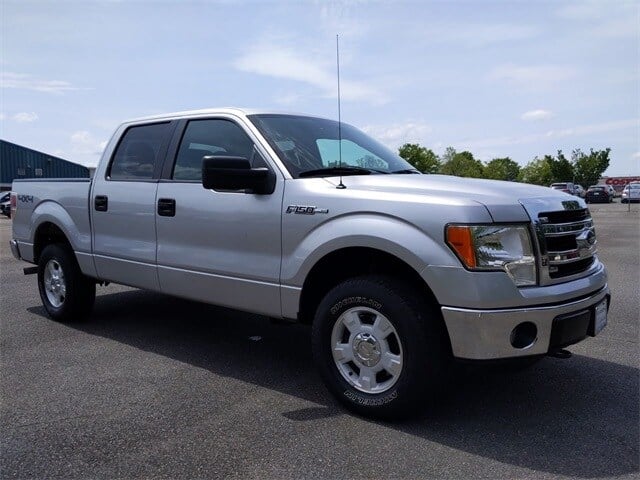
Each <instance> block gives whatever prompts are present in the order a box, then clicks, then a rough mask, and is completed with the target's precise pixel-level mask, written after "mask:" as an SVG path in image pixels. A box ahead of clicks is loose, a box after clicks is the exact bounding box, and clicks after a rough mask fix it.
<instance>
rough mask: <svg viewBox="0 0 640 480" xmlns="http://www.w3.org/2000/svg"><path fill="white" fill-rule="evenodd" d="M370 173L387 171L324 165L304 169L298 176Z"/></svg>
mask: <svg viewBox="0 0 640 480" xmlns="http://www.w3.org/2000/svg"><path fill="white" fill-rule="evenodd" d="M372 173H387V172H385V171H383V170H376V169H373V168H363V167H326V168H317V169H315V170H306V171H304V172H301V173H300V174H298V177H300V178H305V177H333V176H337V175H345V176H346V175H371V174H372Z"/></svg>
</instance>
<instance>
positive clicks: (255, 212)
mask: <svg viewBox="0 0 640 480" xmlns="http://www.w3.org/2000/svg"><path fill="white" fill-rule="evenodd" d="M179 130H180V131H179V132H178V134H176V135H175V140H174V142H173V145H172V147H171V148H170V153H169V157H168V158H167V162H166V165H165V170H164V172H163V179H162V180H161V182H160V184H159V185H158V205H157V207H158V217H157V232H158V275H159V278H160V286H161V289H162V291H163V292H166V293H169V294H173V295H178V296H182V297H186V298H191V299H194V300H200V301H205V302H209V303H215V304H218V305H224V306H228V307H233V308H238V309H242V310H247V311H253V312H256V313H262V314H266V315H275V316H277V315H280V312H281V308H280V287H279V280H280V260H281V212H282V198H283V192H284V179H283V177H282V175H281V173H280V172H279V170H277V169H276V168H274V166H273V165H271V164H270V163H269V162H267V161H265V158H267V157H266V152H265V151H264V150H262V147H261V146H260V145H259V143H258V142H257V140H256V138H255V137H253V135H252V134H251V132H250V131H249V130H248V129H246V128H245V127H244V125H243V123H242V120H241V119H238V118H236V117H231V116H218V117H215V118H205V119H193V120H189V121H188V122H187V121H184V123H183V124H182V125H181V127H179ZM206 155H230V156H241V157H246V158H248V159H250V160H251V162H252V164H253V166H254V167H258V166H260V167H267V168H269V169H271V170H272V171H274V172H275V173H276V178H277V180H276V188H275V191H274V192H273V193H272V194H269V195H258V194H248V193H244V191H214V190H206V189H204V188H203V186H202V183H201V168H202V157H203V156H206Z"/></svg>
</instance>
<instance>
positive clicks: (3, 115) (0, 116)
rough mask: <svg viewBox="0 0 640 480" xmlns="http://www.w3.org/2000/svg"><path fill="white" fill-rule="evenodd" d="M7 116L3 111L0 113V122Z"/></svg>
mask: <svg viewBox="0 0 640 480" xmlns="http://www.w3.org/2000/svg"><path fill="white" fill-rule="evenodd" d="M5 118H7V116H6V115H5V114H4V113H0V122H1V121H3V120H4V119H5Z"/></svg>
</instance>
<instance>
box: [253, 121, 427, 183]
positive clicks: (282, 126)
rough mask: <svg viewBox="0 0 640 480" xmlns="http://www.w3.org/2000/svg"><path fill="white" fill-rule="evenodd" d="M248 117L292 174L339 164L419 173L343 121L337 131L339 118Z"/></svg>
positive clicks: (389, 171) (359, 167) (365, 169)
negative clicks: (336, 119)
mask: <svg viewBox="0 0 640 480" xmlns="http://www.w3.org/2000/svg"><path fill="white" fill-rule="evenodd" d="M249 118H250V119H251V121H252V122H253V123H254V124H255V125H256V127H257V128H258V130H260V133H262V135H263V136H264V137H265V138H266V140H267V141H268V142H269V144H270V145H271V147H272V148H273V149H274V150H275V152H276V153H277V154H278V156H279V157H280V160H281V161H282V163H283V164H284V165H285V166H286V167H287V170H289V173H291V176H292V177H294V178H298V177H300V176H303V177H304V176H305V172H311V171H315V170H321V169H331V168H335V167H339V166H342V167H351V168H353V169H363V171H365V173H408V172H409V173H418V172H417V171H416V170H415V169H414V168H413V167H412V166H411V165H410V164H409V163H407V162H406V161H405V160H403V159H402V158H401V157H400V156H398V155H397V154H395V153H393V152H392V151H391V150H389V149H388V148H387V147H385V146H383V145H382V144H380V143H378V142H377V141H375V140H374V139H372V138H371V137H369V136H367V135H366V134H364V133H363V132H361V131H360V130H358V129H357V128H355V127H352V126H351V125H348V124H345V123H342V124H340V132H338V122H336V121H333V120H327V119H323V118H314V117H304V116H296V115H250V116H249ZM339 139H341V141H340V140H339ZM301 174H302V175H301Z"/></svg>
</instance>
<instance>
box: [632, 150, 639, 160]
mask: <svg viewBox="0 0 640 480" xmlns="http://www.w3.org/2000/svg"><path fill="white" fill-rule="evenodd" d="M631 158H633V159H640V152H636V153H634V154H633V155H631Z"/></svg>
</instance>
